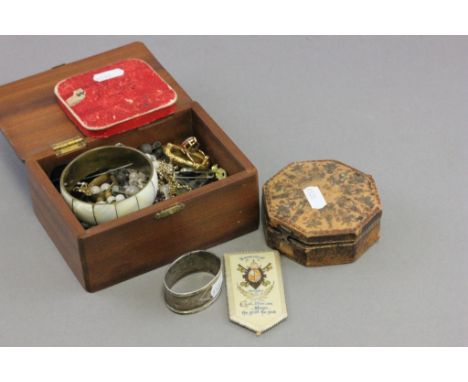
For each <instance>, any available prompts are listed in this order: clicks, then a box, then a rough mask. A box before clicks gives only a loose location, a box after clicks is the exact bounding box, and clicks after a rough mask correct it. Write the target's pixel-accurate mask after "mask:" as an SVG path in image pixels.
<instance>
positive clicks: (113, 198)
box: [107, 195, 115, 203]
mask: <svg viewBox="0 0 468 382" xmlns="http://www.w3.org/2000/svg"><path fill="white" fill-rule="evenodd" d="M113 202H115V196H112V195H111V196H109V197H108V198H107V203H113Z"/></svg>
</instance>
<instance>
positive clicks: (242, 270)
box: [224, 251, 288, 335]
mask: <svg viewBox="0 0 468 382" xmlns="http://www.w3.org/2000/svg"><path fill="white" fill-rule="evenodd" d="M224 260H225V261H224V264H225V267H226V286H227V294H228V303H229V318H230V319H231V321H234V322H236V323H238V324H239V325H242V326H244V327H246V328H248V329H251V330H253V331H254V332H255V333H257V335H260V334H262V333H263V332H264V331H266V330H268V329H270V328H271V327H273V326H275V325H276V324H278V323H280V322H281V321H283V320H284V319H285V318H286V317H287V316H288V313H287V310H286V302H285V298H284V289H283V276H282V273H281V264H280V257H279V254H278V252H277V251H267V252H241V253H228V254H225V255H224Z"/></svg>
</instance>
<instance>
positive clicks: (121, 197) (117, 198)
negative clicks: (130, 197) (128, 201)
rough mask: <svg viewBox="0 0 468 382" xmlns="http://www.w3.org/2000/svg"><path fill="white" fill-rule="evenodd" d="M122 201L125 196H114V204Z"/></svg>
mask: <svg viewBox="0 0 468 382" xmlns="http://www.w3.org/2000/svg"><path fill="white" fill-rule="evenodd" d="M122 200H125V196H124V195H122V194H118V195H116V196H115V201H116V202H121V201H122Z"/></svg>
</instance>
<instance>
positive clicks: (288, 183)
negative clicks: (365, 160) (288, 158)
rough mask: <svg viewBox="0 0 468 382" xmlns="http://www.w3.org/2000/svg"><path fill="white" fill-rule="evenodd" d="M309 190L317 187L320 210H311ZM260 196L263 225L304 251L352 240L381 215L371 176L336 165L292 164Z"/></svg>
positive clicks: (330, 162)
mask: <svg viewBox="0 0 468 382" xmlns="http://www.w3.org/2000/svg"><path fill="white" fill-rule="evenodd" d="M307 187H318V189H319V190H320V193H321V194H322V195H323V198H324V199H325V202H326V205H325V206H324V207H323V208H313V207H312V206H311V204H310V202H309V200H308V198H307V197H306V194H305V193H304V189H306V188H307ZM263 195H264V206H265V214H266V218H267V224H268V225H269V226H270V227H272V228H275V229H280V230H283V231H285V232H286V233H289V234H290V236H291V237H294V238H295V239H297V240H299V241H301V242H303V243H305V244H308V245H314V244H324V242H329V243H333V242H343V241H353V240H356V239H358V238H359V236H360V235H361V234H362V233H363V232H364V231H365V230H366V229H367V227H369V226H370V225H371V224H373V222H374V221H375V220H378V219H379V218H380V216H381V213H382V206H381V202H380V198H379V194H378V191H377V187H376V185H375V182H374V179H373V178H372V176H370V175H368V174H365V173H363V172H361V171H359V170H357V169H355V168H353V167H351V166H348V165H346V164H344V163H341V162H339V161H336V160H315V161H303V162H293V163H291V164H289V165H287V166H286V167H284V168H283V169H282V170H280V171H279V172H278V173H277V174H276V175H274V176H273V177H272V178H271V179H270V180H268V181H267V182H266V183H265V184H264V186H263Z"/></svg>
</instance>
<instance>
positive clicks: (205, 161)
mask: <svg viewBox="0 0 468 382" xmlns="http://www.w3.org/2000/svg"><path fill="white" fill-rule="evenodd" d="M163 150H164V154H165V155H166V156H167V157H168V158H169V160H170V161H171V162H172V163H174V164H176V165H179V166H187V167H192V168H193V169H195V170H206V169H207V168H208V167H209V166H210V157H209V156H208V155H206V154H205V153H204V152H203V151H202V150H200V149H199V144H198V141H197V138H195V137H189V138H187V139H186V140H185V141H184V142H182V144H181V145H176V144H174V143H167V144H165V145H164V147H163Z"/></svg>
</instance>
